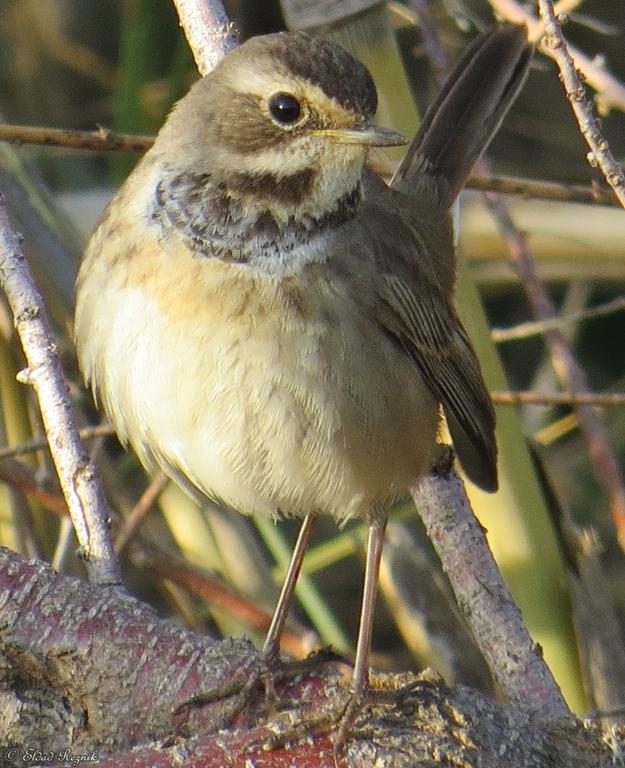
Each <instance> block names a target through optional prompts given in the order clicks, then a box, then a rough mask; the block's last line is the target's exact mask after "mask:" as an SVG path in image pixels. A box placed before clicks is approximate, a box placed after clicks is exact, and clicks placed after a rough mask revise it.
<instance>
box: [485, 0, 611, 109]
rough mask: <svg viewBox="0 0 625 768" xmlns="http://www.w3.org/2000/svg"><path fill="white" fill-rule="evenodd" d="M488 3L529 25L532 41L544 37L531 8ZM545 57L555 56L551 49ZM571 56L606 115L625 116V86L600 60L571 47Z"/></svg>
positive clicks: (511, 0) (499, 0) (501, 0)
mask: <svg viewBox="0 0 625 768" xmlns="http://www.w3.org/2000/svg"><path fill="white" fill-rule="evenodd" d="M488 2H489V3H490V5H491V6H492V8H493V10H494V11H495V13H496V14H497V15H498V16H500V17H501V18H503V19H505V20H506V21H511V22H513V23H514V24H526V25H527V28H528V31H529V36H530V40H532V41H534V42H536V41H537V40H540V38H541V37H542V36H543V34H544V27H543V24H542V23H541V22H540V20H539V19H537V18H536V16H534V14H533V13H531V12H530V11H529V10H528V6H527V5H521V4H520V3H518V2H517V0H488ZM545 53H546V54H547V55H549V56H552V57H553V56H554V54H553V53H552V51H550V50H549V49H546V50H545ZM569 53H570V54H571V57H572V58H573V62H574V65H575V67H576V68H577V69H578V70H579V71H580V72H582V73H583V75H584V77H585V78H586V80H587V82H588V83H589V84H590V85H591V86H592V87H593V88H594V89H595V91H597V101H598V102H600V105H601V111H602V113H607V112H609V110H610V109H611V108H613V107H615V108H616V109H620V110H621V112H625V85H624V84H623V83H621V81H620V80H618V79H617V78H616V77H614V75H612V74H611V73H610V72H608V71H607V70H606V68H605V66H604V65H603V63H602V62H601V61H599V60H598V59H597V58H596V57H595V58H592V59H591V58H590V57H589V56H587V55H586V54H585V53H582V51H580V50H578V49H577V48H575V47H574V46H572V45H570V46H569Z"/></svg>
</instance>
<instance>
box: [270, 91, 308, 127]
mask: <svg viewBox="0 0 625 768" xmlns="http://www.w3.org/2000/svg"><path fill="white" fill-rule="evenodd" d="M268 106H269V114H270V115H271V117H272V118H273V119H274V120H275V121H276V122H277V123H280V125H293V124H294V123H296V122H297V121H298V120H299V118H300V115H301V114H302V106H301V104H300V103H299V101H298V100H297V99H296V98H295V96H293V95H292V94H290V93H274V95H273V96H272V97H271V98H270V99H269V102H268Z"/></svg>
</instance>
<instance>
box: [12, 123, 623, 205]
mask: <svg viewBox="0 0 625 768" xmlns="http://www.w3.org/2000/svg"><path fill="white" fill-rule="evenodd" d="M0 141H10V142H14V143H16V144H41V145H43V146H48V147H62V148H65V149H79V150H87V151H92V152H106V151H114V152H147V150H148V149H149V148H150V147H151V146H152V144H153V143H154V136H141V135H136V134H130V133H114V132H112V131H109V130H108V129H107V128H104V127H100V129H99V130H97V131H76V130H73V129H70V128H48V127H42V126H34V125H13V124H9V123H0ZM375 169H376V171H378V172H379V173H381V174H383V175H384V174H386V175H388V176H392V175H393V174H394V173H395V171H396V170H397V164H396V163H388V164H386V163H378V165H377V166H376V168H375ZM466 186H467V188H468V189H478V190H480V191H483V192H501V193H503V194H508V195H522V196H523V197H532V198H538V199H542V200H555V201H558V202H573V203H597V204H600V205H609V206H616V205H618V202H617V200H616V199H615V198H614V195H613V194H612V192H611V190H610V189H609V188H607V187H601V186H599V185H593V186H587V185H583V184H563V183H561V182H555V181H539V180H537V179H521V178H517V177H514V176H487V175H473V176H471V177H470V178H469V180H468V182H467V184H466Z"/></svg>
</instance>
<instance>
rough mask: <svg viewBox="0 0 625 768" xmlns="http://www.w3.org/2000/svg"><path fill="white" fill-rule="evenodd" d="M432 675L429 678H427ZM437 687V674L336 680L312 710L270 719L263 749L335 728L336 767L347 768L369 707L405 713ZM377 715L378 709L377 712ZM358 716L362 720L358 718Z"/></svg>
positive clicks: (362, 734)
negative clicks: (350, 750) (269, 732)
mask: <svg viewBox="0 0 625 768" xmlns="http://www.w3.org/2000/svg"><path fill="white" fill-rule="evenodd" d="M430 678H431V679H430ZM439 689H440V680H439V678H438V676H436V675H435V676H433V677H432V676H429V675H427V673H426V674H424V675H423V676H420V677H415V676H414V675H412V674H406V675H402V676H398V675H375V676H372V677H371V680H370V681H365V684H364V685H362V684H361V685H360V686H355V685H354V684H353V683H352V685H351V686H350V685H347V684H346V682H345V681H344V680H340V679H339V680H337V681H335V682H333V683H331V684H330V685H327V684H326V686H325V690H324V693H323V695H322V696H320V698H319V700H320V704H319V705H317V706H315V708H314V710H312V711H311V710H310V709H309V710H307V711H306V710H304V709H303V708H302V707H301V706H299V707H298V708H295V709H293V710H291V711H289V712H287V713H284V716H283V717H282V718H274V719H273V720H272V723H271V726H270V727H271V730H272V736H271V737H270V738H269V739H266V740H265V741H264V742H263V749H264V750H266V751H271V750H273V749H277V748H278V747H283V746H285V745H287V744H289V743H294V742H297V741H300V740H302V739H305V738H309V737H310V736H319V735H321V734H328V733H332V732H335V734H336V735H335V736H334V739H333V742H334V743H333V757H334V766H335V768H346V766H347V762H346V761H347V747H348V745H349V742H350V741H352V740H354V739H360V738H366V737H367V733H368V730H367V728H366V724H367V718H368V717H369V716H370V713H369V711H368V708H369V707H374V708H375V707H392V708H393V709H395V710H397V709H399V710H400V712H402V713H403V714H405V715H406V716H410V714H411V713H413V712H414V708H415V706H417V705H418V704H419V703H423V701H424V699H429V698H430V697H436V694H437V691H439ZM376 716H377V717H379V713H378V714H377V715H376ZM359 720H361V722H358V721H359Z"/></svg>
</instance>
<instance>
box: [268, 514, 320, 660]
mask: <svg viewBox="0 0 625 768" xmlns="http://www.w3.org/2000/svg"><path fill="white" fill-rule="evenodd" d="M316 522H317V516H316V515H314V514H308V515H306V517H305V518H304V522H303V523H302V527H301V528H300V530H299V534H298V536H297V541H296V542H295V549H294V550H293V554H292V555H291V560H290V562H289V567H288V569H287V572H286V576H285V578H284V583H283V584H282V590H281V591H280V597H279V599H278V604H277V605H276V609H275V611H274V613H273V618H272V619H271V624H270V625H269V630H268V631H267V637H266V638H265V643H264V645H263V653H264V654H265V658H266V659H268V660H271V661H274V660H276V659H277V658H278V657H279V655H280V637H281V635H282V630H283V629H284V625H285V623H286V619H287V616H288V613H289V605H290V603H291V598H292V597H293V592H294V591H295V585H296V583H297V578H298V576H299V573H300V571H301V569H302V563H303V562H304V555H305V554H306V550H307V549H308V545H309V544H310V539H311V537H312V534H313V531H314V530H315V524H316Z"/></svg>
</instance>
